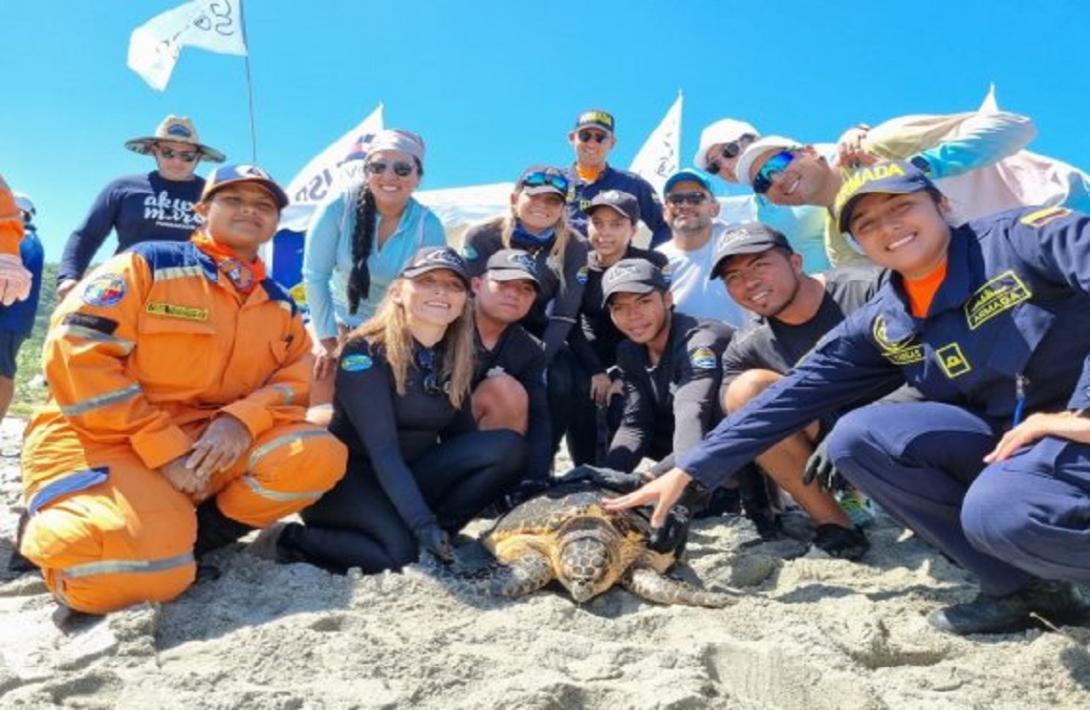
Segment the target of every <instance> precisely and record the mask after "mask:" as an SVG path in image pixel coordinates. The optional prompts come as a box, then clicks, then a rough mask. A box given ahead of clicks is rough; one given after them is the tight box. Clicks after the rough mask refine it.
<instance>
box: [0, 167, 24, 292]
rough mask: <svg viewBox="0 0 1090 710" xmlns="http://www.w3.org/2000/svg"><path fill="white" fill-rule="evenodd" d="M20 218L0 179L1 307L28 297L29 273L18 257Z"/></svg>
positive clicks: (9, 191) (9, 194)
mask: <svg viewBox="0 0 1090 710" xmlns="http://www.w3.org/2000/svg"><path fill="white" fill-rule="evenodd" d="M22 240H23V218H22V215H21V213H20V212H19V207H18V206H17V205H16V204H15V196H14V195H12V194H11V190H10V189H9V188H8V184H7V183H6V182H4V178H3V176H0V305H4V306H10V305H11V304H13V303H15V302H16V301H22V300H24V299H26V297H27V296H29V295H30V280H31V275H30V272H29V271H27V269H26V268H25V267H24V266H23V260H22V259H21V258H20V257H19V242H21V241H22Z"/></svg>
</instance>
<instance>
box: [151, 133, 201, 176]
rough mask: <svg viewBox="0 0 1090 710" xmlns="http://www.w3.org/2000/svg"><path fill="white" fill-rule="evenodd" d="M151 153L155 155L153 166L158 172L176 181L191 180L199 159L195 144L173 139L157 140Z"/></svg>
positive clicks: (198, 150)
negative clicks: (178, 141) (177, 141)
mask: <svg viewBox="0 0 1090 710" xmlns="http://www.w3.org/2000/svg"><path fill="white" fill-rule="evenodd" d="M152 154H153V155H154V156H155V166H156V169H157V170H158V171H159V174H160V175H162V176H163V177H164V178H166V179H167V180H174V181H176V182H185V181H187V180H192V179H193V173H194V171H196V169H197V163H198V162H200V159H201V153H200V149H199V148H198V147H197V146H195V145H193V144H192V143H175V142H173V141H157V142H156V143H155V147H154V149H153V150H152Z"/></svg>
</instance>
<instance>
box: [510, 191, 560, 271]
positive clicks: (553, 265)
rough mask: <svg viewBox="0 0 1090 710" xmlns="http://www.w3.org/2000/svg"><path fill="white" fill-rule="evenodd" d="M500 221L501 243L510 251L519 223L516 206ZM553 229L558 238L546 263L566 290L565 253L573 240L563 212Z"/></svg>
mask: <svg viewBox="0 0 1090 710" xmlns="http://www.w3.org/2000/svg"><path fill="white" fill-rule="evenodd" d="M515 192H516V193H520V192H521V190H515ZM498 221H499V224H500V241H501V242H503V248H504V249H510V248H511V234H512V233H514V231H515V223H516V222H517V221H518V212H517V211H516V210H515V206H514V205H511V210H510V211H509V212H508V213H507V214H506V215H504V216H503V217H500V218H499V220H498ZM553 229H554V230H555V235H556V238H555V239H554V240H553V246H552V248H551V249H550V250H549V257H548V259H546V260H545V263H546V265H547V266H548V267H549V268H550V269H552V270H553V273H555V274H556V278H557V280H558V281H560V288H564V251H565V250H566V249H567V248H568V241H569V240H570V239H571V229H570V228H569V227H568V223H567V221H566V220H565V219H564V213H563V212H561V213H560V219H558V220H556V224H555V225H553Z"/></svg>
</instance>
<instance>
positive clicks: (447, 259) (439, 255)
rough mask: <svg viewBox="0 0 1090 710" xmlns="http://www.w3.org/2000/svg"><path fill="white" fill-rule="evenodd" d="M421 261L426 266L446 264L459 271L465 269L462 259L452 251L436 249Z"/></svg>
mask: <svg viewBox="0 0 1090 710" xmlns="http://www.w3.org/2000/svg"><path fill="white" fill-rule="evenodd" d="M420 261H421V263H424V264H446V265H448V266H453V267H456V268H459V269H461V268H464V264H463V263H462V259H461V257H459V256H458V255H457V254H455V253H454V252H453V251H452V250H450V249H436V250H435V251H433V252H430V253H428V254H425V255H424V258H423V259H421V260H420Z"/></svg>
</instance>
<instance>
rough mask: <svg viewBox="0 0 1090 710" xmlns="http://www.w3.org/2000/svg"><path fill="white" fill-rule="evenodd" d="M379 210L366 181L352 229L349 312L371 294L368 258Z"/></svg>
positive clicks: (352, 312) (361, 191)
mask: <svg viewBox="0 0 1090 710" xmlns="http://www.w3.org/2000/svg"><path fill="white" fill-rule="evenodd" d="M377 212H378V210H377V209H376V207H375V196H374V195H373V194H371V188H370V187H368V186H367V183H364V184H363V185H362V186H361V187H360V193H359V196H358V197H357V199H356V226H355V229H353V230H352V271H351V273H349V275H348V312H349V313H351V314H352V315H355V314H356V311H357V310H359V307H360V301H361V300H366V299H368V298H370V296H371V271H370V269H368V268H367V259H368V258H369V257H370V256H371V249H372V248H373V246H374V242H375V223H376V222H377V221H378V220H377V219H376V215H377Z"/></svg>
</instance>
